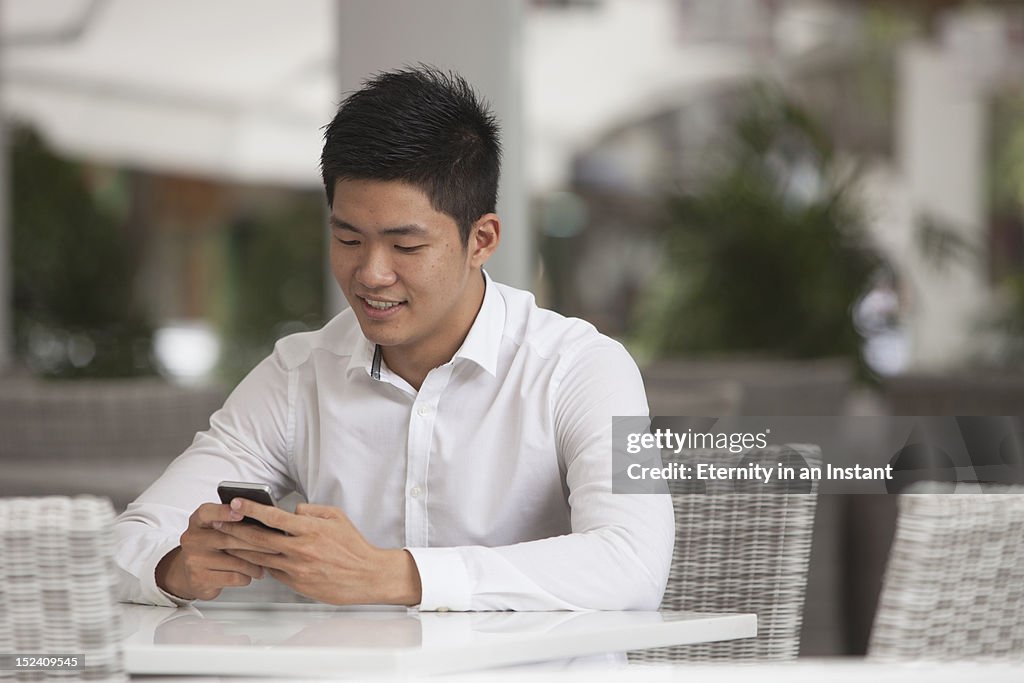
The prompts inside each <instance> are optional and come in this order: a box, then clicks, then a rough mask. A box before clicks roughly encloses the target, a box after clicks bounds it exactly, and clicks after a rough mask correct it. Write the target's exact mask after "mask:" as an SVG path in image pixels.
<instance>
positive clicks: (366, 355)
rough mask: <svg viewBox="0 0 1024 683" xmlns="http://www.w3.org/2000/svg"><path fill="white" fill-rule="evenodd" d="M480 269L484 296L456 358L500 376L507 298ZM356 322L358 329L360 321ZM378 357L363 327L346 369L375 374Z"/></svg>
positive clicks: (374, 345)
mask: <svg viewBox="0 0 1024 683" xmlns="http://www.w3.org/2000/svg"><path fill="white" fill-rule="evenodd" d="M481 272H482V273H483V277H484V300H483V303H481V304H480V310H479V312H477V314H476V319H475V320H474V321H473V325H472V326H471V327H470V328H469V334H467V335H466V339H465V340H464V341H463V342H462V346H461V347H459V350H458V351H456V352H455V356H454V357H453V360H454V359H455V358H464V359H466V360H469V361H473V362H474V363H476V364H477V365H479V366H480V367H481V368H483V369H484V370H486V371H487V372H489V373H490V374H491V375H492V376H497V373H498V353H499V351H500V350H501V338H502V337H503V336H504V334H505V299H504V298H503V297H502V296H501V292H499V291H498V288H497V286H496V285H495V284H494V281H493V280H491V276H490V275H488V274H487V271H485V270H481ZM356 326H357V329H358V323H356ZM376 357H378V354H377V351H376V344H374V343H373V342H371V341H370V340H368V339H367V338H366V337H364V336H363V334H362V331H360V332H359V333H358V334H357V335H356V341H355V347H354V348H353V349H352V355H351V357H350V358H349V362H348V368H346V372H347V373H348V372H352V371H353V370H355V369H362V370H363V371H364V372H366V374H368V375H371V376H372V373H373V369H374V359H375V358H376Z"/></svg>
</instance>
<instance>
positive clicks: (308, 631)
mask: <svg viewBox="0 0 1024 683" xmlns="http://www.w3.org/2000/svg"><path fill="white" fill-rule="evenodd" d="M123 607H124V622H125V632H126V638H125V641H124V654H125V665H126V668H127V669H128V672H129V673H131V674H149V675H206V676H227V675H235V676H287V677H304V676H331V677H347V676H363V677H365V676H368V675H379V676H394V675H399V676H421V675H433V674H439V673H451V672H459V671H472V670H479V669H485V668H491V667H499V666H507V665H513V664H525V663H529V662H539V661H547V660H555V659H565V658H573V657H583V656H587V655H595V654H601V653H608V652H622V651H626V650H634V649H642V648H648V647H660V646H664V645H675V644H685V643H698V642H709V641H715V640H729V639H733V638H747V637H751V636H754V635H756V633H757V617H756V616H755V615H753V614H718V615H714V614H695V613H688V612H449V613H437V612H418V611H415V610H407V609H405V608H394V609H392V608H387V607H364V608H352V607H349V608H341V607H332V606H328V605H308V604H306V605H304V604H276V605H275V604H271V605H265V606H255V605H253V604H251V603H249V604H242V603H223V604H221V603H205V604H202V605H200V607H198V608H195V607H189V608H180V609H173V608H167V607H147V606H141V605H124V606H123Z"/></svg>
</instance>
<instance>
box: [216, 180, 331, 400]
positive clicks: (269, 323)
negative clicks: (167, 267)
mask: <svg viewBox="0 0 1024 683" xmlns="http://www.w3.org/2000/svg"><path fill="white" fill-rule="evenodd" d="M322 202H323V200H322V197H321V195H320V194H319V193H295V194H294V195H293V196H290V197H289V198H287V199H285V200H282V201H281V202H280V203H279V204H278V205H277V206H275V207H273V208H266V209H263V210H261V211H259V212H258V213H256V212H254V213H252V214H251V215H247V216H244V217H241V218H238V219H237V220H235V221H234V222H232V224H231V225H230V226H228V228H227V229H226V230H224V231H223V232H222V244H221V250H220V251H221V253H220V255H219V256H218V263H219V264H220V270H221V274H222V281H221V284H220V287H219V290H220V291H219V309H220V311H219V313H218V315H217V317H218V319H219V325H218V327H219V328H220V330H221V333H222V335H223V341H224V349H225V351H224V352H223V353H222V354H221V360H220V364H219V368H218V374H219V375H220V376H221V378H222V379H224V380H225V381H227V382H230V383H234V382H237V381H238V380H240V379H241V378H242V377H243V376H244V375H245V374H246V373H247V372H248V371H249V370H251V369H252V368H253V366H255V365H256V364H257V363H258V362H259V361H260V360H262V359H263V358H264V357H265V356H266V355H267V354H268V353H269V352H270V351H271V350H272V349H273V346H274V342H275V341H276V340H277V339H279V338H280V337H282V336H284V335H286V334H290V333H293V332H302V331H305V330H311V329H316V328H318V327H320V326H321V325H322V324H323V323H324V322H325V320H324V316H323V311H324V306H325V303H324V274H325V266H324V248H325V246H326V228H325V227H324V221H325V219H324V210H323V203H322Z"/></svg>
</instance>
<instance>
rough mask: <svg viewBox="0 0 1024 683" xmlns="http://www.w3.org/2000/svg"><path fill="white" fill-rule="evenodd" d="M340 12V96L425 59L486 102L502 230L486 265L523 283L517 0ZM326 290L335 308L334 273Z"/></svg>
mask: <svg viewBox="0 0 1024 683" xmlns="http://www.w3.org/2000/svg"><path fill="white" fill-rule="evenodd" d="M338 13H339V16H338V22H339V31H338V41H339V43H338V46H337V56H338V73H339V88H338V99H339V100H340V99H341V98H342V95H343V94H344V93H346V92H348V91H351V90H355V89H357V88H358V87H359V86H360V84H361V82H362V81H363V80H364V79H366V78H367V77H369V76H371V75H372V74H374V73H377V72H379V71H386V70H388V69H394V68H398V67H401V66H404V65H414V64H417V63H420V62H423V63H426V64H431V65H433V66H437V67H439V68H442V69H452V70H454V71H457V72H458V73H459V74H461V75H462V76H464V77H465V78H466V80H467V81H469V82H470V84H471V85H472V86H473V87H474V89H475V90H476V91H477V93H478V94H480V95H481V96H483V97H484V98H485V99H486V100H487V101H488V102H489V103H490V105H491V107H492V109H493V110H494V113H495V114H496V115H497V117H498V119H499V121H500V123H501V131H502V143H503V157H502V168H501V186H500V188H499V197H498V215H499V216H500V217H501V219H502V232H501V245H500V247H499V248H498V251H497V253H496V254H495V255H494V256H493V257H492V258H491V260H490V262H489V263H488V266H487V270H488V272H489V273H490V274H491V275H492V276H493V277H494V279H495V280H497V281H499V282H504V283H506V284H509V285H513V286H516V287H523V288H528V287H529V286H530V285H531V284H532V279H533V270H534V259H533V248H532V240H531V236H530V235H529V233H528V230H529V225H528V221H527V215H526V213H527V198H526V183H525V179H524V177H523V174H524V165H523V152H522V150H523V147H524V144H523V140H522V136H523V125H522V118H523V116H522V98H521V94H520V93H521V90H522V84H521V79H520V50H521V24H522V16H523V7H522V0H444V1H443V2H433V1H432V2H424V1H423V0H372V1H370V0H361V1H358V2H342V3H338ZM328 288H329V291H330V293H329V297H331V299H329V301H333V302H334V308H333V309H332V310H340V306H341V305H343V302H342V298H341V295H340V292H338V287H337V285H336V283H335V282H334V280H333V278H331V279H330V280H329V281H328Z"/></svg>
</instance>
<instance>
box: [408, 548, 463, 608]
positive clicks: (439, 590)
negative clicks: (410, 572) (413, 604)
mask: <svg viewBox="0 0 1024 683" xmlns="http://www.w3.org/2000/svg"><path fill="white" fill-rule="evenodd" d="M406 550H407V551H408V552H409V554H410V555H412V558H413V560H414V561H415V562H416V569H417V570H418V571H419V573H420V585H421V587H422V590H423V594H422V597H421V599H420V604H419V609H420V610H423V611H428V612H449V611H451V612H468V611H470V610H472V609H473V591H472V589H471V586H470V584H469V570H468V569H467V567H466V563H465V562H464V561H463V559H462V555H461V554H460V553H459V551H458V549H457V548H406Z"/></svg>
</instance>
